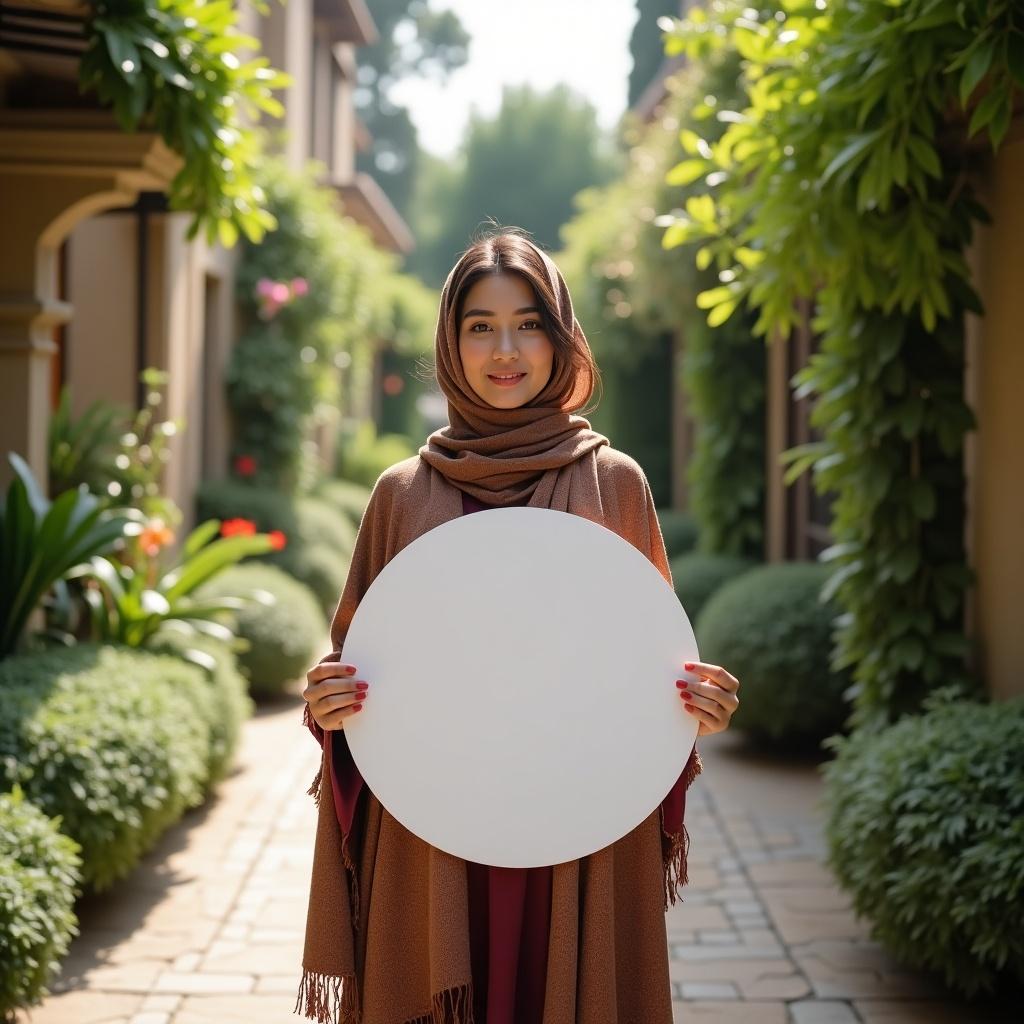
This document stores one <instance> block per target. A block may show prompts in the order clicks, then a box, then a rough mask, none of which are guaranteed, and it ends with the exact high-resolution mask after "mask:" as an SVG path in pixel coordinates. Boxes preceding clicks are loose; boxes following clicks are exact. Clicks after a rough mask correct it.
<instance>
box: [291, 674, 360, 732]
mask: <svg viewBox="0 0 1024 1024" xmlns="http://www.w3.org/2000/svg"><path fill="white" fill-rule="evenodd" d="M355 674H356V667H355V665H339V664H338V663H337V662H331V661H328V662H321V663H320V664H319V665H314V666H313V667H312V668H311V669H310V670H309V671H308V672H307V673H306V683H307V684H308V685H307V686H306V688H305V689H304V690H303V691H302V696H303V697H305V698H306V703H307V704H309V713H310V715H311V716H312V718H313V721H314V722H316V724H317V725H319V726H320V728H321V729H324V730H325V731H327V730H331V729H344V728H345V720H346V719H347V718H351V717H352V715H354V714H356V712H358V711H361V710H362V707H363V701H364V700H366V696H367V694H368V693H369V689H370V684H369V683H367V682H364V681H363V680H361V679H353V678H352V677H353V676H354V675H355Z"/></svg>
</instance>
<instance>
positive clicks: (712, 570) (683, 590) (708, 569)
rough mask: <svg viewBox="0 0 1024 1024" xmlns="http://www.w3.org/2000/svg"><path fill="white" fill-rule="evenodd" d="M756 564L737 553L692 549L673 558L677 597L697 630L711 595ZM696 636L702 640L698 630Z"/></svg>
mask: <svg viewBox="0 0 1024 1024" xmlns="http://www.w3.org/2000/svg"><path fill="white" fill-rule="evenodd" d="M756 564H757V563H756V562H752V561H751V560H750V559H749V558H741V557H740V556H738V555H708V554H704V553H703V552H701V551H691V552H689V553H688V554H685V555H680V556H679V557H678V558H673V559H672V561H671V563H670V568H671V569H672V582H673V584H674V585H675V590H676V597H678V598H679V600H680V602H681V603H682V606H683V607H684V608H685V609H686V614H687V615H688V616H689V619H690V622H691V623H693V627H694V630H695V631H696V628H697V617H698V616H699V615H700V612H701V609H702V608H703V607H704V605H705V604H706V603H707V601H708V598H709V597H711V595H712V594H713V593H714V592H715V591H716V590H717V589H718V588H719V587H720V586H722V584H723V583H727V582H728V581H729V580H731V579H733V578H734V577H736V576H739V575H740V574H741V573H744V572H747V571H748V570H749V569H752V568H753V567H754V566H755V565H756ZM697 639H698V641H699V640H700V634H699V633H698V634H697Z"/></svg>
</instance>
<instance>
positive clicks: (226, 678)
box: [148, 626, 255, 788]
mask: <svg viewBox="0 0 1024 1024" xmlns="http://www.w3.org/2000/svg"><path fill="white" fill-rule="evenodd" d="M148 649H149V650H152V651H155V652H163V653H167V654H173V655H175V656H177V657H179V658H180V657H182V656H183V654H184V652H185V651H191V652H195V651H198V652H199V653H200V654H201V655H206V658H204V659H203V660H205V661H207V662H208V667H206V668H205V669H204V671H205V672H206V675H207V683H208V684H209V686H210V687H211V690H212V694H213V701H212V702H211V704H210V709H211V710H212V712H213V716H212V718H211V720H210V723H209V724H210V757H209V762H208V773H209V778H208V780H207V788H209V787H211V786H212V785H213V784H214V783H216V782H220V780H221V779H223V778H224V777H225V776H226V775H227V774H228V772H229V771H230V770H231V766H232V764H233V763H234V757H235V751H236V750H237V749H238V741H239V738H240V737H241V734H242V724H243V723H244V722H246V721H247V720H248V719H250V718H251V717H252V713H253V711H254V710H255V705H254V704H253V701H252V698H251V697H250V696H249V682H248V680H247V679H246V678H245V676H244V675H243V674H242V673H241V671H239V665H238V658H237V656H236V654H235V652H234V651H233V650H232V649H231V648H230V647H229V646H228V645H227V644H225V643H223V642H222V641H220V640H216V639H214V638H213V637H210V636H194V635H193V636H182V634H180V633H178V632H177V631H175V630H173V629H170V628H168V627H167V626H165V627H164V629H162V630H161V631H160V632H159V633H158V634H157V635H156V636H155V637H154V638H153V640H152V641H150V645H149V648H148Z"/></svg>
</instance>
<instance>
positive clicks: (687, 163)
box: [665, 160, 708, 185]
mask: <svg viewBox="0 0 1024 1024" xmlns="http://www.w3.org/2000/svg"><path fill="white" fill-rule="evenodd" d="M707 170H708V165H707V161H705V160H684V161H683V162H682V163H679V164H676V165H675V167H673V168H672V169H671V170H670V171H669V172H668V174H666V175H665V182H666V184H668V185H689V184H690V183H691V182H694V181H696V180H697V179H698V178H699V177H701V176H702V175H703V174H706V173H707Z"/></svg>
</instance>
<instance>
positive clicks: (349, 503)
mask: <svg viewBox="0 0 1024 1024" xmlns="http://www.w3.org/2000/svg"><path fill="white" fill-rule="evenodd" d="M370 490H371V488H369V487H364V486H363V484H357V483H353V481H351V480H331V479H330V478H328V477H324V478H323V479H322V480H321V481H320V483H319V484H317V487H316V491H315V494H316V497H318V498H320V499H321V500H323V501H326V502H328V503H329V504H331V505H333V506H334V508H336V509H337V510H338V511H339V512H341V513H342V514H344V515H346V516H348V518H349V521H350V522H351V523H352V525H353V526H356V527H358V526H359V524H360V523H361V522H362V521H363V512H364V511H365V510H366V505H367V503H368V502H369V500H370Z"/></svg>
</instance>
